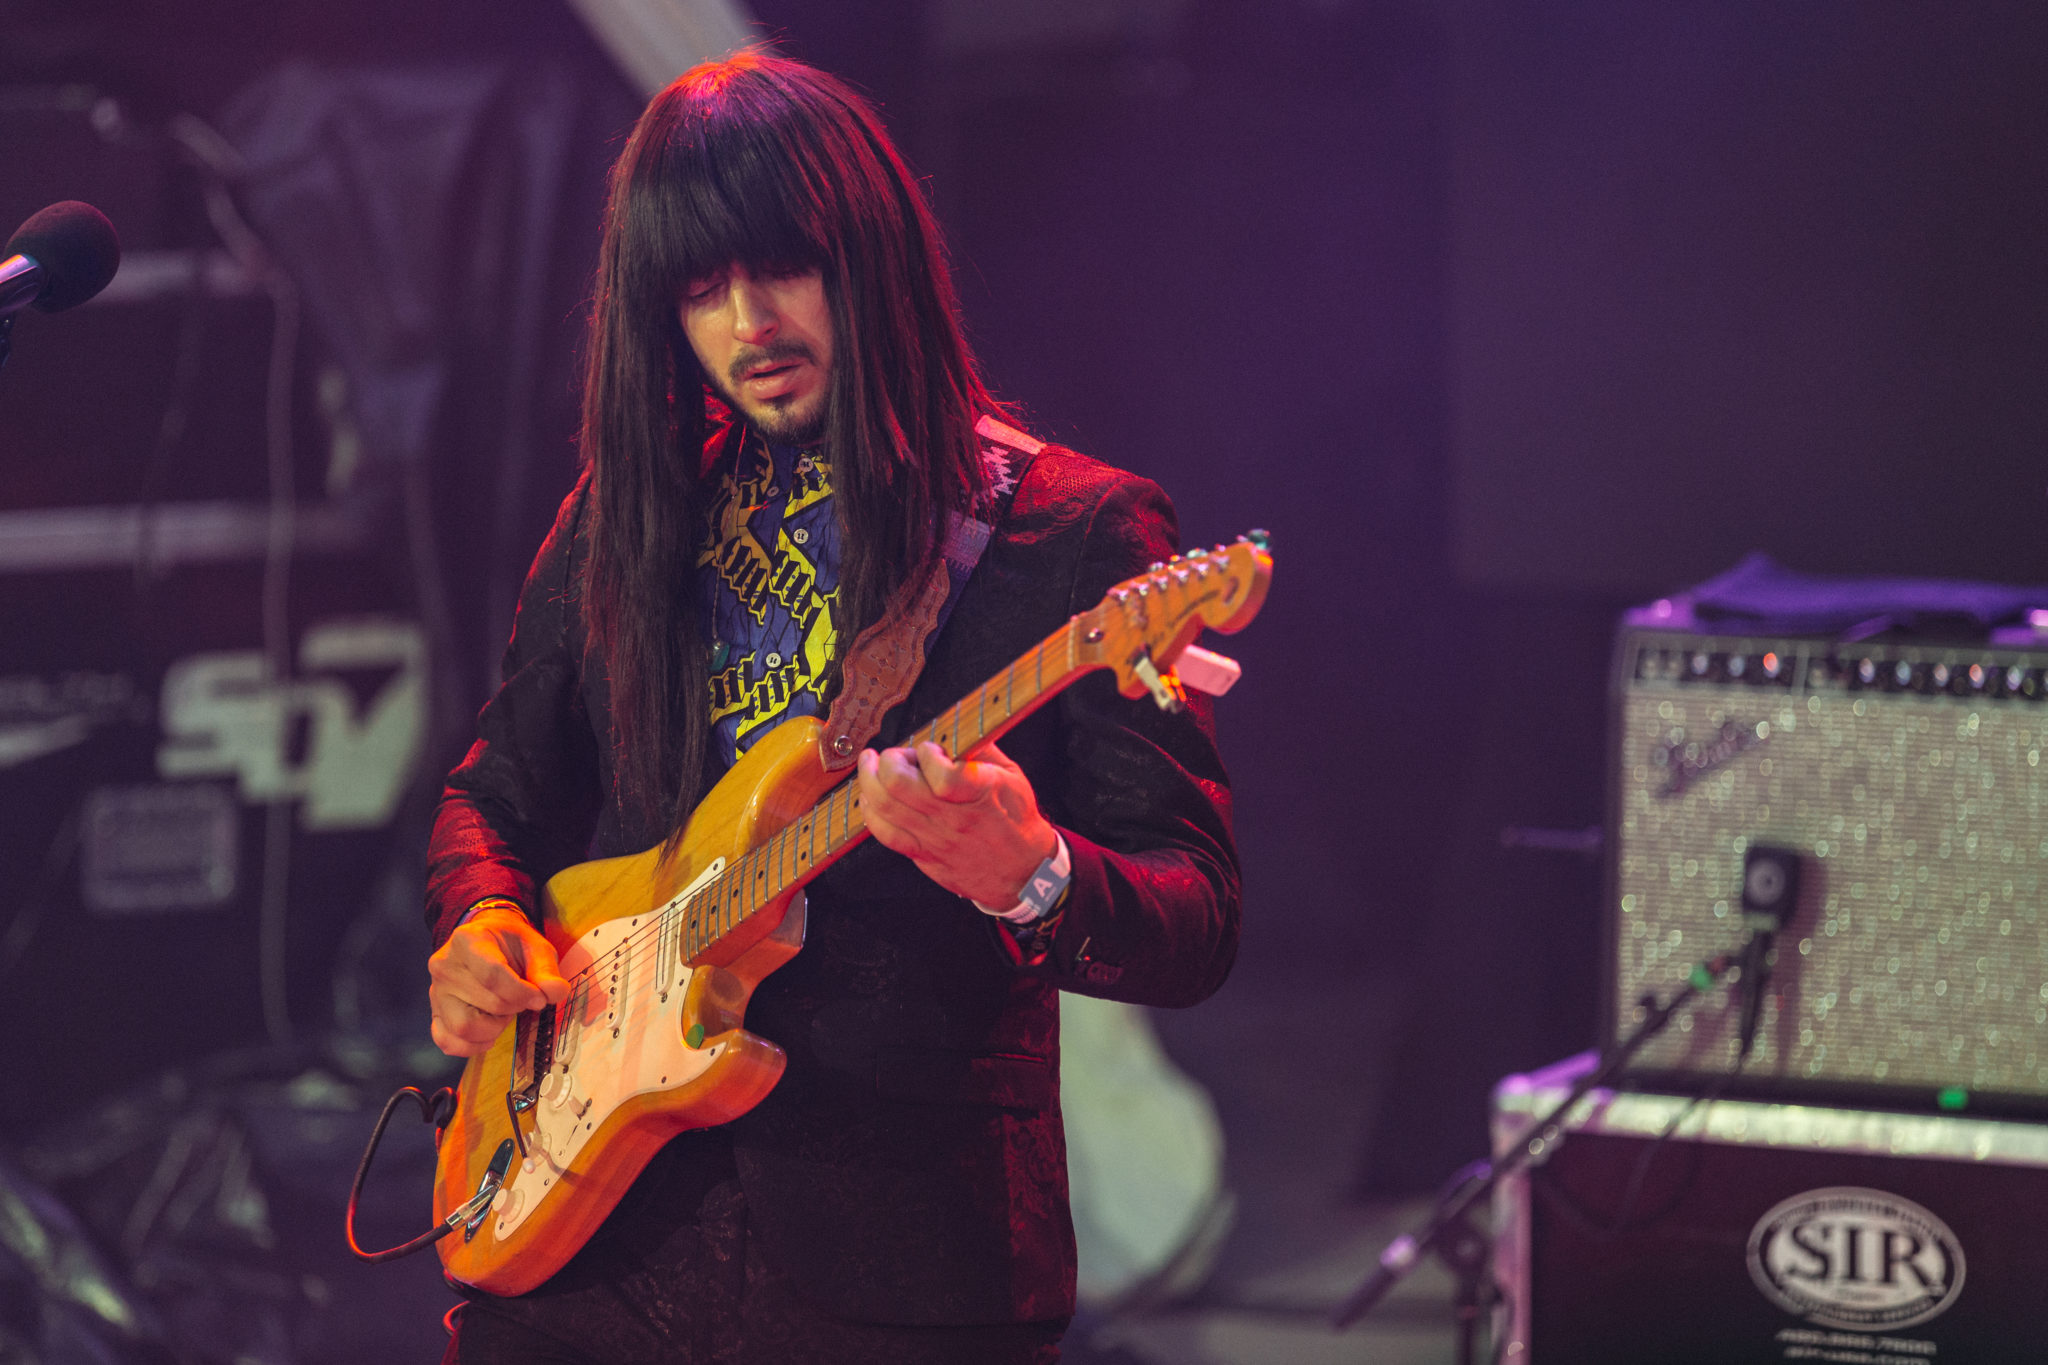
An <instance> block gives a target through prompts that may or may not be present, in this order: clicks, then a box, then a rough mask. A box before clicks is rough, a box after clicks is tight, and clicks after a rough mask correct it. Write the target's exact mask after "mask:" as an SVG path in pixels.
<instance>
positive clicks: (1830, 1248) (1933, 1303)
mask: <svg viewBox="0 0 2048 1365" xmlns="http://www.w3.org/2000/svg"><path fill="white" fill-rule="evenodd" d="M1749 1273H1750V1278H1752V1279H1753V1280H1755V1281H1756V1285H1757V1288H1759V1289H1761V1290H1762V1291H1763V1292H1764V1295H1765V1296H1766V1297H1767V1298H1769V1299H1770V1300H1771V1301H1772V1302H1773V1303H1775V1304H1777V1305H1778V1306H1779V1307H1780V1308H1782V1309H1784V1310H1785V1311H1786V1312H1788V1313H1796V1314H1797V1315H1799V1316H1800V1317H1802V1318H1805V1319H1806V1320H1807V1321H1808V1322H1811V1323H1814V1324H1816V1325H1818V1326H1822V1327H1838V1328H1843V1329H1847V1330H1850V1331H1886V1330H1892V1329H1897V1328H1902V1327H1911V1326H1913V1325H1914V1324H1915V1323H1921V1322H1926V1321H1927V1320H1928V1319H1930V1318H1933V1317H1936V1316H1938V1315H1939V1314H1941V1313H1942V1312H1944V1311H1946V1310H1947V1308H1948V1306H1949V1305H1950V1304H1952V1303H1954V1302H1955V1300H1956V1295H1957V1294H1959V1293H1961V1292H1962V1288H1963V1248H1962V1245H1961V1243H1959V1242H1958V1241H1957V1240H1956V1235H1955V1233H1954V1232H1952V1231H1950V1230H1949V1227H1948V1225H1947V1224H1946V1223H1944V1222H1942V1221H1941V1219H1939V1218H1937V1217H1935V1216H1934V1214H1932V1213H1931V1212H1929V1211H1928V1210H1926V1209H1924V1208H1922V1207H1920V1205H1918V1204H1915V1203H1914V1202H1913V1201H1912V1200H1910V1199H1901V1198H1900V1197H1899V1196H1897V1195H1895V1194H1887V1193H1885V1192H1884V1191H1883V1190H1871V1189H1862V1188H1859V1187H1856V1186H1831V1187H1829V1188H1827V1189H1819V1190H1809V1191H1807V1192H1806V1193H1805V1194H1801V1195H1794V1196H1793V1197H1792V1198H1790V1199H1787V1200H1785V1201H1784V1202H1783V1203H1781V1204H1779V1205H1778V1206H1777V1207H1775V1208H1773V1209H1772V1210H1771V1211H1770V1212H1768V1213H1766V1214H1765V1215H1764V1216H1763V1217H1762V1218H1760V1219H1758V1220H1757V1224H1756V1227H1755V1228H1754V1229H1752V1230H1751V1232H1750V1234H1749Z"/></svg>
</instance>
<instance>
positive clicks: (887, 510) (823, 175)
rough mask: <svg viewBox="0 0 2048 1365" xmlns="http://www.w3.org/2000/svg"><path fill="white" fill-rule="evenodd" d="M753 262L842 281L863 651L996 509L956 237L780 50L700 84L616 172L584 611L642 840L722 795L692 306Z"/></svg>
mask: <svg viewBox="0 0 2048 1365" xmlns="http://www.w3.org/2000/svg"><path fill="white" fill-rule="evenodd" d="M735 262H737V263H738V264H740V265H741V266H744V267H745V268H746V269H747V270H748V271H750V272H753V273H762V272H784V273H786V272H790V271H804V270H811V269H815V270H818V271H820V272H821V273H822V275H823V278H824V286H825V296H826V300H827V302H828V303H829V305H830V308H831V317H832V327H833V352H832V370H831V379H830V384H829V387H828V390H827V396H826V406H825V426H824V448H825V454H826V456H827V458H828V459H829V460H830V461H831V467H832V482H833V501H834V502H835V503H836V504H837V507H838V516H839V518H840V523H841V525H842V527H843V528H844V531H845V534H844V535H843V536H842V537H841V547H842V548H841V551H840V565H839V588H838V593H839V597H838V603H837V608H836V610H835V612H834V615H835V617H836V618H837V621H838V631H839V648H840V650H841V651H843V650H844V648H845V647H846V645H848V644H850V643H851V642H852V640H853V639H854V637H855V636H856V635H857V634H858V633H859V632H860V631H861V630H862V629H864V628H865V627H867V626H868V625H870V624H872V623H873V622H875V621H877V620H879V619H880V618H881V617H882V616H883V614H884V613H885V612H886V611H887V610H888V608H889V605H890V602H891V600H892V599H893V598H894V597H895V595H896V594H897V593H898V592H899V591H901V590H902V589H903V588H904V586H905V585H906V584H915V583H921V582H922V581H923V580H924V575H925V574H927V573H928V572H930V570H931V568H932V566H933V565H935V564H936V563H937V562H938V558H939V554H940V550H941V547H942V543H943V535H944V531H945V528H946V524H947V521H948V514H949V513H954V512H958V513H962V514H971V513H972V511H973V509H974V507H975V506H976V504H977V502H978V501H979V500H980V498H981V497H982V496H983V494H984V492H985V489H986V476H985V475H984V473H983V470H982V465H981V460H980V455H979V444H978V442H977V440H976V437H975V434H974V424H975V422H976V421H977V420H978V419H979V418H980V416H981V415H982V414H984V413H988V412H994V411H998V408H997V405H996V404H995V403H994V401H993V400H992V399H991V397H990V395H989V393H988V391H987V388H986V386H985V385H984V384H983V382H982V379H981V376H980V372H979V370H978V368H977V366H976V364H975V362H974V357H973V355H972V353H971V352H970V351H969V350H968V347H967V342H966V337H965V335H964V333H963V331H962V328H961V324H960V316H959V312H960V310H959V303H958V299H957V297H956V295H955V294H954V291H953V284H952V276H951V273H950V271H949V270H948V269H947V265H946V260H945V252H944V244H943V243H942V241H941V239H940V236H939V231H938V225H937V223H936V222H935V221H934V220H933V218H932V214H931V209H930V207H929V206H928V205H927V204H926V202H925V199H924V196H923V194H922V192H921V190H920V187H919V186H918V183H917V181H916V180H915V179H914V178H913V177H912V176H911V174H910V172H909V170H908V168H907V167H906V166H905V165H904V163H903V159H902V157H901V156H900V155H899V154H898V153H897V151H896V149H895V147H894V146H893V145H892V144H891V143H890V141H889V137H888V134H887V133H886V132H884V131H883V129H882V125H881V121H880V119H879V118H878V117H877V116H876V114H875V111H874V110H873V108H871V107H870V106H869V105H868V103H867V102H866V101H865V100H863V99H862V98H861V97H860V96H859V95H857V94H856V93H854V91H853V90H851V89H850V88H849V87H848V86H846V85H845V84H844V83H842V82H841V81H839V80H837V79H835V78H834V77H832V76H829V75H827V74H825V73H824V72H821V71H818V70H816V69H814V68H811V67H808V66H804V65H802V64H801V63H798V62H794V61H790V60H787V59H785V58H780V57H776V56H773V55H770V54H767V53H763V52H759V51H745V52H741V53H739V54H736V55H734V56H732V57H729V58H727V59H725V60H724V61H719V62H711V63H706V64H705V65H703V66H699V67H695V68H693V69H692V70H690V71H688V72H686V73H684V75H683V76H682V77H681V78H680V79H678V80H677V81H676V82H675V83H674V84H673V85H671V86H669V87H668V88H667V89H666V90H664V91H662V92H661V93H660V94H659V95H656V96H655V97H654V100H653V102H652V103H651V104H649V105H648V107H647V111H646V113H644V114H642V115H641V117H640V121H639V123H638V124H637V125H636V126H635V127H634V129H633V133H632V136H631V137H630V138H629V139H628V141H627V143H626V148H625V151H624V152H623V154H621V156H620V158H619V161H618V164H617V165H616V166H614V167H613V170H612V178H611V194H610V201H609V204H608V206H607V208H606V216H605V232H604V245H603V249H602V253H601V256H600V261H599V267H598V280H597V289H596V302H595V316H594V323H593V328H592V339H591V346H590V356H589V368H588V373H587V376H586V380H585V386H584V396H583V432H582V454H583V458H584V459H585V460H586V461H587V462H588V464H589V467H590V472H591V487H592V518H591V553H590V556H589V559H588V561H587V565H588V567H587V569H586V572H585V577H584V583H583V600H584V602H585V604H586V609H587V612H588V620H589V622H590V625H591V629H592V634H593V639H594V641H595V642H596V644H597V647H598V649H599V651H600V654H601V656H602V659H603V662H604V665H605V667H606V670H607V672H608V674H609V677H610V682H611V688H612V713H613V721H614V725H615V727H616V733H615V735H614V736H613V739H614V743H615V745H616V747H617V750H618V752H619V755H620V760H621V761H620V764H619V777H618V780H619V783H620V791H619V793H618V796H619V798H620V804H621V807H622V813H623V814H624V815H625V817H626V820H627V822H628V827H629V830H630V832H631V833H632V834H634V835H636V836H638V837H639V838H641V839H642V841H652V840H653V839H655V838H658V837H660V836H662V835H664V834H671V835H672V834H673V833H674V832H675V831H677V830H678V829H680V827H681V823H682V821H683V819H684V817H685V816H687V814H688V812H689V811H690V809H691V808H692V807H693V806H694V805H695V804H696V801H697V799H698V797H699V796H700V795H701V793H702V790H703V787H704V784H705V780H706V763H705V759H706V753H707V749H708V743H709V729H710V702H709V698H708V672H709V660H708V657H707V651H708V647H709V645H708V641H707V640H706V639H705V638H704V636H703V631H702V627H701V625H700V624H699V622H698V620H697V617H698V614H699V613H698V607H697V599H696V594H695V592H694V591H693V586H692V585H693V574H694V571H695V551H696V548H697V542H698V538H699V536H700V535H701V528H702V523H703V517H704V515H705V511H706V504H707V502H708V493H709V484H710V481H709V480H708V479H707V478H706V474H707V472H708V471H707V470H706V468H705V465H704V453H705V444H706V441H707V440H708V439H710V438H711V437H712V436H714V435H715V433H716V430H717V427H718V424H719V423H720V422H721V420H722V419H723V417H724V411H723V405H722V404H720V403H718V401H717V400H716V398H714V397H712V396H711V395H710V394H708V393H707V392H706V376H705V375H704V373H703V371H702V369H701V367H700V366H699V365H698V363H697V359H696V355H695V353H694V352H692V351H691V349H690V344H689V342H688V340H687V339H686V338H685V336H684V334H683V329H682V323H681V320H680V316H679V311H678V310H679V305H680V302H681V298H682V293H683V288H684V286H685V285H686V284H688V283H689V282H690V281H692V280H695V279H699V278H702V277H704V276H707V275H710V274H714V273H716V272H717V271H719V270H722V269H724V268H726V267H727V266H728V265H730V264H732V263H735ZM735 416H736V415H735ZM834 682H835V685H836V668H835V674H834ZM635 825H638V826H639V828H637V829H635V828H633V827H634V826H635Z"/></svg>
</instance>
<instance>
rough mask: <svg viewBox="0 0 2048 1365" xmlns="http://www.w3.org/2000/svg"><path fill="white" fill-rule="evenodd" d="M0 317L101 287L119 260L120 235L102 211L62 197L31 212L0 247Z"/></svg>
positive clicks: (50, 307) (72, 303)
mask: <svg viewBox="0 0 2048 1365" xmlns="http://www.w3.org/2000/svg"><path fill="white" fill-rule="evenodd" d="M0 258H4V259H0V323H4V322H6V321H7V320H9V319H12V318H13V316H14V315H15V314H16V313H19V312H20V311H21V310H22V309H24V308H27V307H30V306H31V305H33V306H34V307H35V308H36V310H37V311H39V312H44V313H61V312H63V311H64V310H65V309H66V308H74V307H76V306H77V305H79V304H81V303H84V302H85V301H86V300H87V299H89V298H91V297H92V296H93V295H95V294H97V293H99V292H100V290H102V289H105V288H106V287H107V281H109V280H111V279H113V278H114V272H115V271H116V270H118V269H120V266H121V239H120V237H119V236H118V235H117V234H116V233H115V232H114V225H113V224H112V223H110V222H108V221H107V215H105V214H104V213H101V212H100V211H99V210H98V209H96V208H94V207H93V206H92V205H90V204H81V203H79V202H78V201H77V200H76V199H66V200H64V201H63V202H62V203H58V204H52V205H50V206H49V207H48V208H46V209H44V210H42V211H41V212H39V213H36V214H34V215H32V216H31V217H30V218H29V220H28V221H27V222H25V223H23V224H22V225H21V226H20V227H19V228H18V229H16V230H15V233H14V235H13V236H12V237H10V238H8V240H7V245H6V246H5V247H0Z"/></svg>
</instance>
